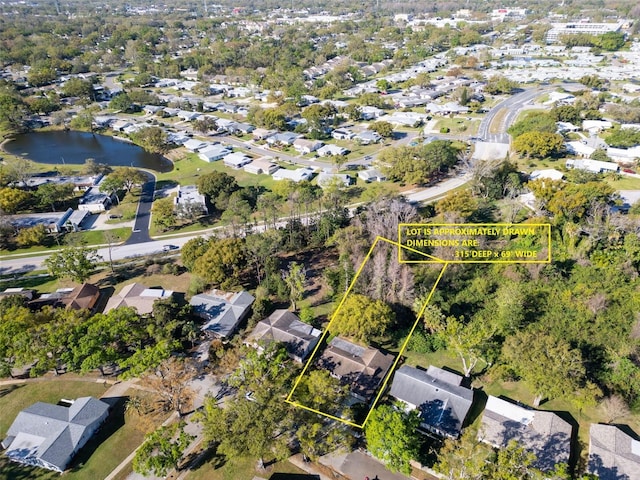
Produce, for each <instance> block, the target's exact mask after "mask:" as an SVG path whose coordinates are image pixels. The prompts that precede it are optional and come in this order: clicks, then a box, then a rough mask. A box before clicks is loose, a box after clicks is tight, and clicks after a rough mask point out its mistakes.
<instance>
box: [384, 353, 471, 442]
mask: <svg viewBox="0 0 640 480" xmlns="http://www.w3.org/2000/svg"><path fill="white" fill-rule="evenodd" d="M461 380H462V377H460V376H458V375H455V374H453V373H450V372H446V371H445V370H442V369H440V368H436V367H429V370H428V371H426V372H425V371H424V370H418V369H417V368H414V367H409V366H406V365H405V366H403V367H401V368H400V369H398V371H397V372H396V373H395V375H394V377H393V383H392V384H391V396H393V397H395V398H397V399H398V400H402V401H403V402H405V403H407V404H409V406H410V407H412V408H417V409H418V410H419V411H420V418H421V426H422V427H424V428H426V429H428V430H431V431H434V432H435V433H437V434H440V435H446V436H450V437H458V436H459V435H460V430H461V428H462V424H463V423H464V420H465V418H466V417H467V414H468V413H469V409H470V408H471V404H472V403H473V391H472V390H470V389H468V388H465V387H461V386H460V382H461Z"/></svg>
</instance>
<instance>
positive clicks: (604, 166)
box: [565, 159, 620, 173]
mask: <svg viewBox="0 0 640 480" xmlns="http://www.w3.org/2000/svg"><path fill="white" fill-rule="evenodd" d="M565 166H566V167H567V168H577V169H578V170H586V171H587V172H591V173H606V172H619V171H620V166H619V165H618V164H617V163H613V162H601V161H599V160H589V159H585V160H572V159H569V160H567V161H566V162H565Z"/></svg>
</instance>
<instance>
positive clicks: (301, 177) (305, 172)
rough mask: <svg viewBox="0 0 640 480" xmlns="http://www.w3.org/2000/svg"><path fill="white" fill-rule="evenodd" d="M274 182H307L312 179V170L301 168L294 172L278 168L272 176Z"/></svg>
mask: <svg viewBox="0 0 640 480" xmlns="http://www.w3.org/2000/svg"><path fill="white" fill-rule="evenodd" d="M271 176H272V177H273V179H274V180H291V181H292V182H296V183H298V182H302V181H309V180H311V178H312V177H313V168H309V167H303V168H298V169H296V170H287V169H286V168H279V169H278V170H276V171H275V172H274V173H273V174H272V175H271Z"/></svg>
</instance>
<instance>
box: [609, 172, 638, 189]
mask: <svg viewBox="0 0 640 480" xmlns="http://www.w3.org/2000/svg"><path fill="white" fill-rule="evenodd" d="M604 181H605V182H607V183H608V184H609V185H611V186H612V187H613V188H615V189H616V190H640V178H634V177H627V176H624V175H623V176H621V177H620V178H616V177H614V176H609V175H607V176H605V179H604Z"/></svg>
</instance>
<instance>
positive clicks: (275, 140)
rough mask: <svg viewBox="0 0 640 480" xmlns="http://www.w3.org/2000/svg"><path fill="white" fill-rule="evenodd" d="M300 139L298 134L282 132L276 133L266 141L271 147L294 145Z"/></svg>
mask: <svg viewBox="0 0 640 480" xmlns="http://www.w3.org/2000/svg"><path fill="white" fill-rule="evenodd" d="M298 138H300V135H298V134H297V133H293V132H282V133H275V134H273V135H271V136H270V137H267V139H266V140H267V143H268V144H269V145H277V144H280V145H293V142H295V141H296V139H298Z"/></svg>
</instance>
